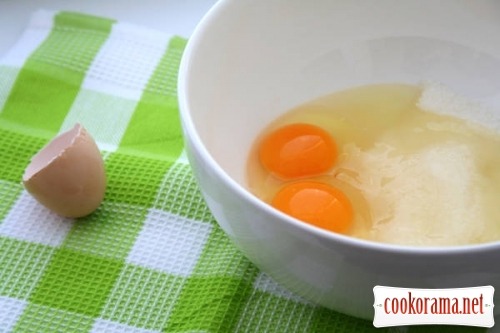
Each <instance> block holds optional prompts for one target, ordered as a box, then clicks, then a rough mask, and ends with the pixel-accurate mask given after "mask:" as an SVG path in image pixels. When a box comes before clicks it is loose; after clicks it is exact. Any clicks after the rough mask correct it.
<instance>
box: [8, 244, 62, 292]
mask: <svg viewBox="0 0 500 333" xmlns="http://www.w3.org/2000/svg"><path fill="white" fill-rule="evenodd" d="M53 253H54V248H52V247H50V246H44V245H40V244H34V243H29V242H25V241H20V240H16V239H12V238H7V237H0V295H1V296H9V297H14V298H18V299H22V300H26V299H28V298H29V297H30V295H31V293H32V292H33V287H34V286H36V285H37V283H38V281H39V280H40V278H41V276H42V274H43V272H44V270H45V268H46V266H47V265H48V263H49V262H50V260H51V258H52V255H53Z"/></svg>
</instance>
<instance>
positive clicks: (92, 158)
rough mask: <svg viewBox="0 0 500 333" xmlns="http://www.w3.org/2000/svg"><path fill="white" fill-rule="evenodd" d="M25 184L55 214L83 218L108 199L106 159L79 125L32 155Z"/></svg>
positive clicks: (24, 179)
mask: <svg viewBox="0 0 500 333" xmlns="http://www.w3.org/2000/svg"><path fill="white" fill-rule="evenodd" d="M23 183H24V186H25V188H26V190H27V191H28V192H29V193H30V194H31V195H33V197H34V198H35V199H36V200H37V201H38V202H40V203H41V204H42V205H44V206H45V207H47V208H49V209H50V210H52V211H54V212H55V213H57V214H59V215H61V216H64V217H72V218H76V217H82V216H85V215H88V214H90V213H92V212H93V211H94V210H95V209H96V208H97V207H98V206H99V205H100V203H101V201H102V199H103V198H104V191H105V188H106V176H105V172H104V162H103V159H102V156H101V154H100V152H99V148H98V147H97V145H96V143H95V142H94V139H93V138H92V137H91V136H90V135H89V133H88V132H87V131H86V130H85V128H83V127H82V126H81V125H80V124H76V125H75V126H74V127H73V128H72V129H71V130H69V131H67V132H64V133H62V134H60V135H59V136H57V137H55V138H54V139H53V140H52V141H51V142H49V144H48V145H47V146H45V147H44V148H42V150H40V151H39V152H38V153H37V154H36V155H35V156H34V157H33V158H32V160H31V163H30V164H29V165H28V167H27V168H26V170H25V172H24V176H23Z"/></svg>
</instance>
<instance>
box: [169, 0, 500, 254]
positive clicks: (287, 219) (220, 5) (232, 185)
mask: <svg viewBox="0 0 500 333" xmlns="http://www.w3.org/2000/svg"><path fill="white" fill-rule="evenodd" d="M232 2H235V1H232V0H219V1H218V2H216V3H215V5H213V6H212V7H211V8H210V9H209V11H208V12H207V13H206V14H205V15H204V16H203V18H202V19H201V20H200V22H199V23H198V25H197V26H196V27H195V29H194V31H193V33H192V35H191V37H190V38H189V39H188V42H187V44H186V47H185V49H184V52H183V55H182V58H181V62H180V66H179V72H178V79H177V94H178V103H179V114H180V120H181V124H182V127H183V134H184V136H186V138H185V140H186V139H187V137H189V138H190V139H191V141H192V144H193V148H194V149H195V150H196V151H197V153H198V154H200V156H201V157H202V159H203V160H204V161H206V166H205V167H206V168H208V169H210V170H211V171H213V173H214V174H215V175H216V176H217V177H218V179H219V181H221V182H222V183H223V184H224V185H225V186H226V187H227V188H229V189H230V190H231V191H232V192H234V193H235V194H236V195H237V196H238V197H239V198H240V199H241V200H243V201H246V202H248V203H249V204H251V205H252V206H254V207H255V208H258V209H261V210H263V211H264V212H265V213H266V214H269V215H274V216H276V217H277V218H278V219H279V220H280V221H282V222H283V223H285V224H287V225H290V226H292V227H293V228H294V229H297V230H299V231H300V232H304V233H307V234H310V235H312V236H315V237H319V238H321V239H325V240H327V241H329V242H334V243H338V244H340V245H343V246H346V247H350V248H356V249H358V250H359V249H362V250H367V251H376V252H379V253H390V254H400V255H410V256H411V255H415V256H436V255H438V256H457V255H464V254H467V255H470V254H475V253H485V252H496V251H500V240H498V241H491V242H485V243H477V244H467V245H453V246H410V245H398V244H390V243H384V242H377V241H372V240H365V239H360V238H355V237H352V236H348V235H342V234H337V233H334V232H331V231H328V230H325V229H322V228H319V227H316V226H313V225H311V224H308V223H306V222H303V221H300V220H298V219H296V218H293V217H291V216H289V215H287V214H285V213H283V212H281V211H279V210H277V209H275V208H273V207H272V206H270V205H269V204H266V203H265V202H263V201H262V200H260V199H259V198H257V197H256V196H255V195H253V194H252V193H251V192H250V191H249V190H247V189H246V188H245V187H244V186H243V185H242V184H240V183H239V182H237V181H236V180H234V179H233V178H232V177H231V176H229V174H228V173H227V172H226V171H225V170H224V169H223V168H222V166H221V165H220V164H219V163H218V162H217V161H216V159H215V158H214V157H213V156H212V155H211V154H210V152H209V151H208V149H207V147H206V145H205V144H204V143H203V141H202V140H201V137H200V136H199V134H198V131H197V129H196V126H195V124H194V121H193V117H192V113H191V104H190V102H189V101H190V98H189V97H190V96H189V89H188V88H189V85H190V82H191V81H190V76H191V71H190V68H191V62H192V59H193V57H195V56H196V50H197V48H198V46H199V44H200V42H201V40H202V39H203V37H204V35H205V34H206V33H207V31H209V30H210V26H211V24H212V22H214V21H216V20H217V18H218V16H219V15H220V13H221V12H222V11H223V9H225V8H227V6H228V4H230V3H232Z"/></svg>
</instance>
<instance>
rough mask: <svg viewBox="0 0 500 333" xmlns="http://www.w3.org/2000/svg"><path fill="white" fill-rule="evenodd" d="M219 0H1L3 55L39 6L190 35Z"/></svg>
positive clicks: (0, 45)
mask: <svg viewBox="0 0 500 333" xmlns="http://www.w3.org/2000/svg"><path fill="white" fill-rule="evenodd" d="M215 2H216V0H0V56H1V55H3V54H5V52H6V51H7V50H8V49H9V48H10V47H11V46H12V45H13V44H14V43H15V41H16V40H17V39H18V38H19V37H20V36H21V34H22V32H23V30H24V28H25V27H26V26H27V24H28V21H29V18H30V15H31V13H33V12H34V11H36V10H37V9H48V10H73V11H79V12H86V13H89V14H94V15H100V16H105V17H109V18H114V19H116V20H119V21H124V22H129V23H135V24H139V25H142V26H146V27H149V28H153V29H157V30H161V31H164V32H167V33H173V34H178V35H180V36H182V37H189V36H190V35H191V33H192V32H193V30H194V28H195V27H196V24H197V23H198V22H199V21H200V19H201V18H202V17H203V15H204V14H205V13H206V12H207V11H208V10H209V9H210V7H212V6H213V4H215Z"/></svg>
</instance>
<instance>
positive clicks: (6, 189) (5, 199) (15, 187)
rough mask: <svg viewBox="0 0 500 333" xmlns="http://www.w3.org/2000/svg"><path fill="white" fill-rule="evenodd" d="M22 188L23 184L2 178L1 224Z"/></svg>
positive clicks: (0, 190)
mask: <svg viewBox="0 0 500 333" xmlns="http://www.w3.org/2000/svg"><path fill="white" fill-rule="evenodd" d="M22 190H23V187H22V185H21V184H19V183H12V182H10V181H4V180H1V179H0V198H1V200H0V225H1V224H2V221H3V219H4V218H5V215H7V213H8V212H9V211H10V208H11V207H12V205H14V202H15V201H16V199H17V198H18V197H19V195H20V194H21V191H22Z"/></svg>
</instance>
